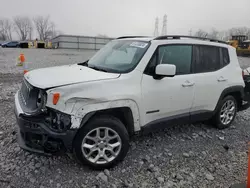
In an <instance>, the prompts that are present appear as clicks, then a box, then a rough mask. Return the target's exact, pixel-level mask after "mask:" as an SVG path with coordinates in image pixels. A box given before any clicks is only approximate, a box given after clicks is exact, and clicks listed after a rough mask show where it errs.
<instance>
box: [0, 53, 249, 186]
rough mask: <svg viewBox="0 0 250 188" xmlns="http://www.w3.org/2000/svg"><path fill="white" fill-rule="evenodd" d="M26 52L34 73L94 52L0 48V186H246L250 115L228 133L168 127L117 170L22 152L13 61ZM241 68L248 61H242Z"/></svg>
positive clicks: (143, 139) (142, 140)
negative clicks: (239, 184) (15, 115)
mask: <svg viewBox="0 0 250 188" xmlns="http://www.w3.org/2000/svg"><path fill="white" fill-rule="evenodd" d="M20 52H23V53H24V54H25V56H26V59H27V61H28V62H31V63H30V64H29V65H30V66H29V67H30V68H31V69H34V68H39V67H47V66H54V65H63V64H69V63H76V62H82V61H84V60H86V59H87V58H89V57H90V56H92V55H93V54H94V52H93V51H73V50H36V49H30V50H20V49H0V90H1V92H0V187H4V188H5V187H15V188H19V187H25V188H30V187H38V188H45V187H46V188H47V187H51V188H52V187H53V188H54V187H86V188H89V187H96V188H97V187H103V188H106V187H107V188H109V187H110V188H115V187H145V188H146V187H157V188H158V187H165V188H167V187H168V188H170V187H185V188H187V187H202V188H205V187H212V188H215V187H223V188H225V187H229V186H230V185H232V184H234V183H239V182H242V181H244V179H245V177H246V173H247V171H246V169H247V142H248V141H250V139H249V137H250V126H249V120H250V110H247V111H245V112H241V113H239V114H238V116H237V117H236V120H235V122H234V124H233V125H232V127H231V128H230V129H226V130H224V131H219V130H217V129H215V128H213V126H212V125H204V124H195V125H180V126H175V127H170V128H168V129H165V130H164V131H161V132H157V133H153V134H151V135H147V136H135V137H134V138H133V139H132V141H131V149H130V151H129V153H128V155H127V157H126V158H125V160H124V161H123V162H122V163H120V164H119V165H118V166H117V167H115V168H113V169H110V170H105V171H93V170H90V169H88V168H87V167H85V166H82V165H80V164H78V163H77V162H76V161H75V160H74V159H73V157H72V156H71V155H65V156H57V157H45V156H39V155H36V154H31V153H28V152H25V151H23V150H21V149H20V148H19V146H18V144H17V141H16V129H15V125H16V120H15V117H14V113H13V107H14V103H13V102H14V100H13V96H14V93H15V92H16V91H17V89H18V88H19V86H20V79H21V77H22V75H21V72H22V68H20V67H16V66H15V62H16V58H17V57H18V55H19V53H20ZM240 64H241V66H242V67H243V68H245V67H248V66H250V59H248V58H240Z"/></svg>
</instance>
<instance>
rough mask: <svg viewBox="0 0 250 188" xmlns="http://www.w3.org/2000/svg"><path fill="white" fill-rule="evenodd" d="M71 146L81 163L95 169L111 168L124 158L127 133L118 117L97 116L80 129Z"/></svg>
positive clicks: (127, 138) (127, 147)
mask: <svg viewBox="0 0 250 188" xmlns="http://www.w3.org/2000/svg"><path fill="white" fill-rule="evenodd" d="M73 147H74V153H75V155H76V157H77V158H78V159H79V160H80V161H81V162H82V163H84V164H87V165H89V166H90V167H93V168H95V169H105V168H111V167H113V166H115V165H116V164H117V163H118V162H120V161H122V160H123V159H124V158H125V156H126V154H127V152H128V149H129V135H128V132H127V130H126V128H125V126H124V125H123V123H122V122H121V121H120V120H119V119H117V118H115V117H112V116H99V117H96V118H94V119H92V120H91V121H90V122H89V123H87V125H86V126H84V127H83V128H82V129H80V132H79V133H78V134H77V136H76V139H75V141H74V146H73Z"/></svg>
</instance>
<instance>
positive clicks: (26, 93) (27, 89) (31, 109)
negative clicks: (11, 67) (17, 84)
mask: <svg viewBox="0 0 250 188" xmlns="http://www.w3.org/2000/svg"><path fill="white" fill-rule="evenodd" d="M41 93H42V92H41V90H40V89H38V88H36V87H34V86H32V85H31V84H30V83H29V82H28V81H27V80H26V79H23V83H22V86H21V89H20V91H19V101H20V105H21V107H22V109H23V111H24V112H26V113H28V114H32V115H34V114H37V113H38V112H40V110H41V108H42V106H43V105H44V102H45V98H44V97H42V96H41ZM42 98H43V99H42Z"/></svg>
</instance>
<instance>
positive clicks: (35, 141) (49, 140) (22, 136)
mask: <svg viewBox="0 0 250 188" xmlns="http://www.w3.org/2000/svg"><path fill="white" fill-rule="evenodd" d="M15 115H16V120H17V127H18V143H19V146H20V147H21V148H22V149H24V150H27V151H30V152H35V153H40V154H47V155H51V154H59V153H62V152H65V151H67V152H71V151H72V145H73V139H74V137H75V135H76V132H77V130H73V129H72V130H71V129H69V130H67V131H65V132H62V133H61V132H60V133H58V132H54V131H53V130H51V129H50V128H49V127H48V126H47V125H46V124H45V123H43V121H42V118H41V117H39V118H37V117H28V116H25V114H24V113H23V111H22V109H21V107H20V104H19V101H18V97H17V95H16V96H15Z"/></svg>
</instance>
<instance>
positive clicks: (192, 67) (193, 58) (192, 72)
mask: <svg viewBox="0 0 250 188" xmlns="http://www.w3.org/2000/svg"><path fill="white" fill-rule="evenodd" d="M174 45H178V46H179V45H186V46H192V57H191V67H190V73H189V74H202V73H211V72H216V71H219V70H221V69H223V68H224V67H226V66H228V65H229V64H230V62H231V59H230V55H229V51H228V48H226V47H222V46H213V45H207V44H188V43H178V44H161V45H158V46H157V48H156V49H155V51H154V53H153V54H152V56H151V58H150V60H149V62H148V64H147V66H146V67H145V69H144V71H143V74H146V75H148V76H154V74H149V73H148V67H149V63H150V62H151V60H152V59H153V58H154V55H156V56H157V57H156V61H157V63H158V50H159V48H160V47H162V46H174ZM200 46H208V47H215V48H218V49H219V59H220V62H219V63H220V68H219V69H217V70H215V71H206V72H194V70H195V69H194V68H195V63H196V61H195V60H196V58H195V57H194V47H200ZM222 49H225V50H227V54H228V58H229V62H228V64H227V65H224V63H223V59H222V58H223V52H222ZM199 60H200V54H199ZM221 61H222V62H221ZM157 65H158V64H157ZM221 65H223V66H221ZM189 74H176V75H175V76H181V75H189Z"/></svg>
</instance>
